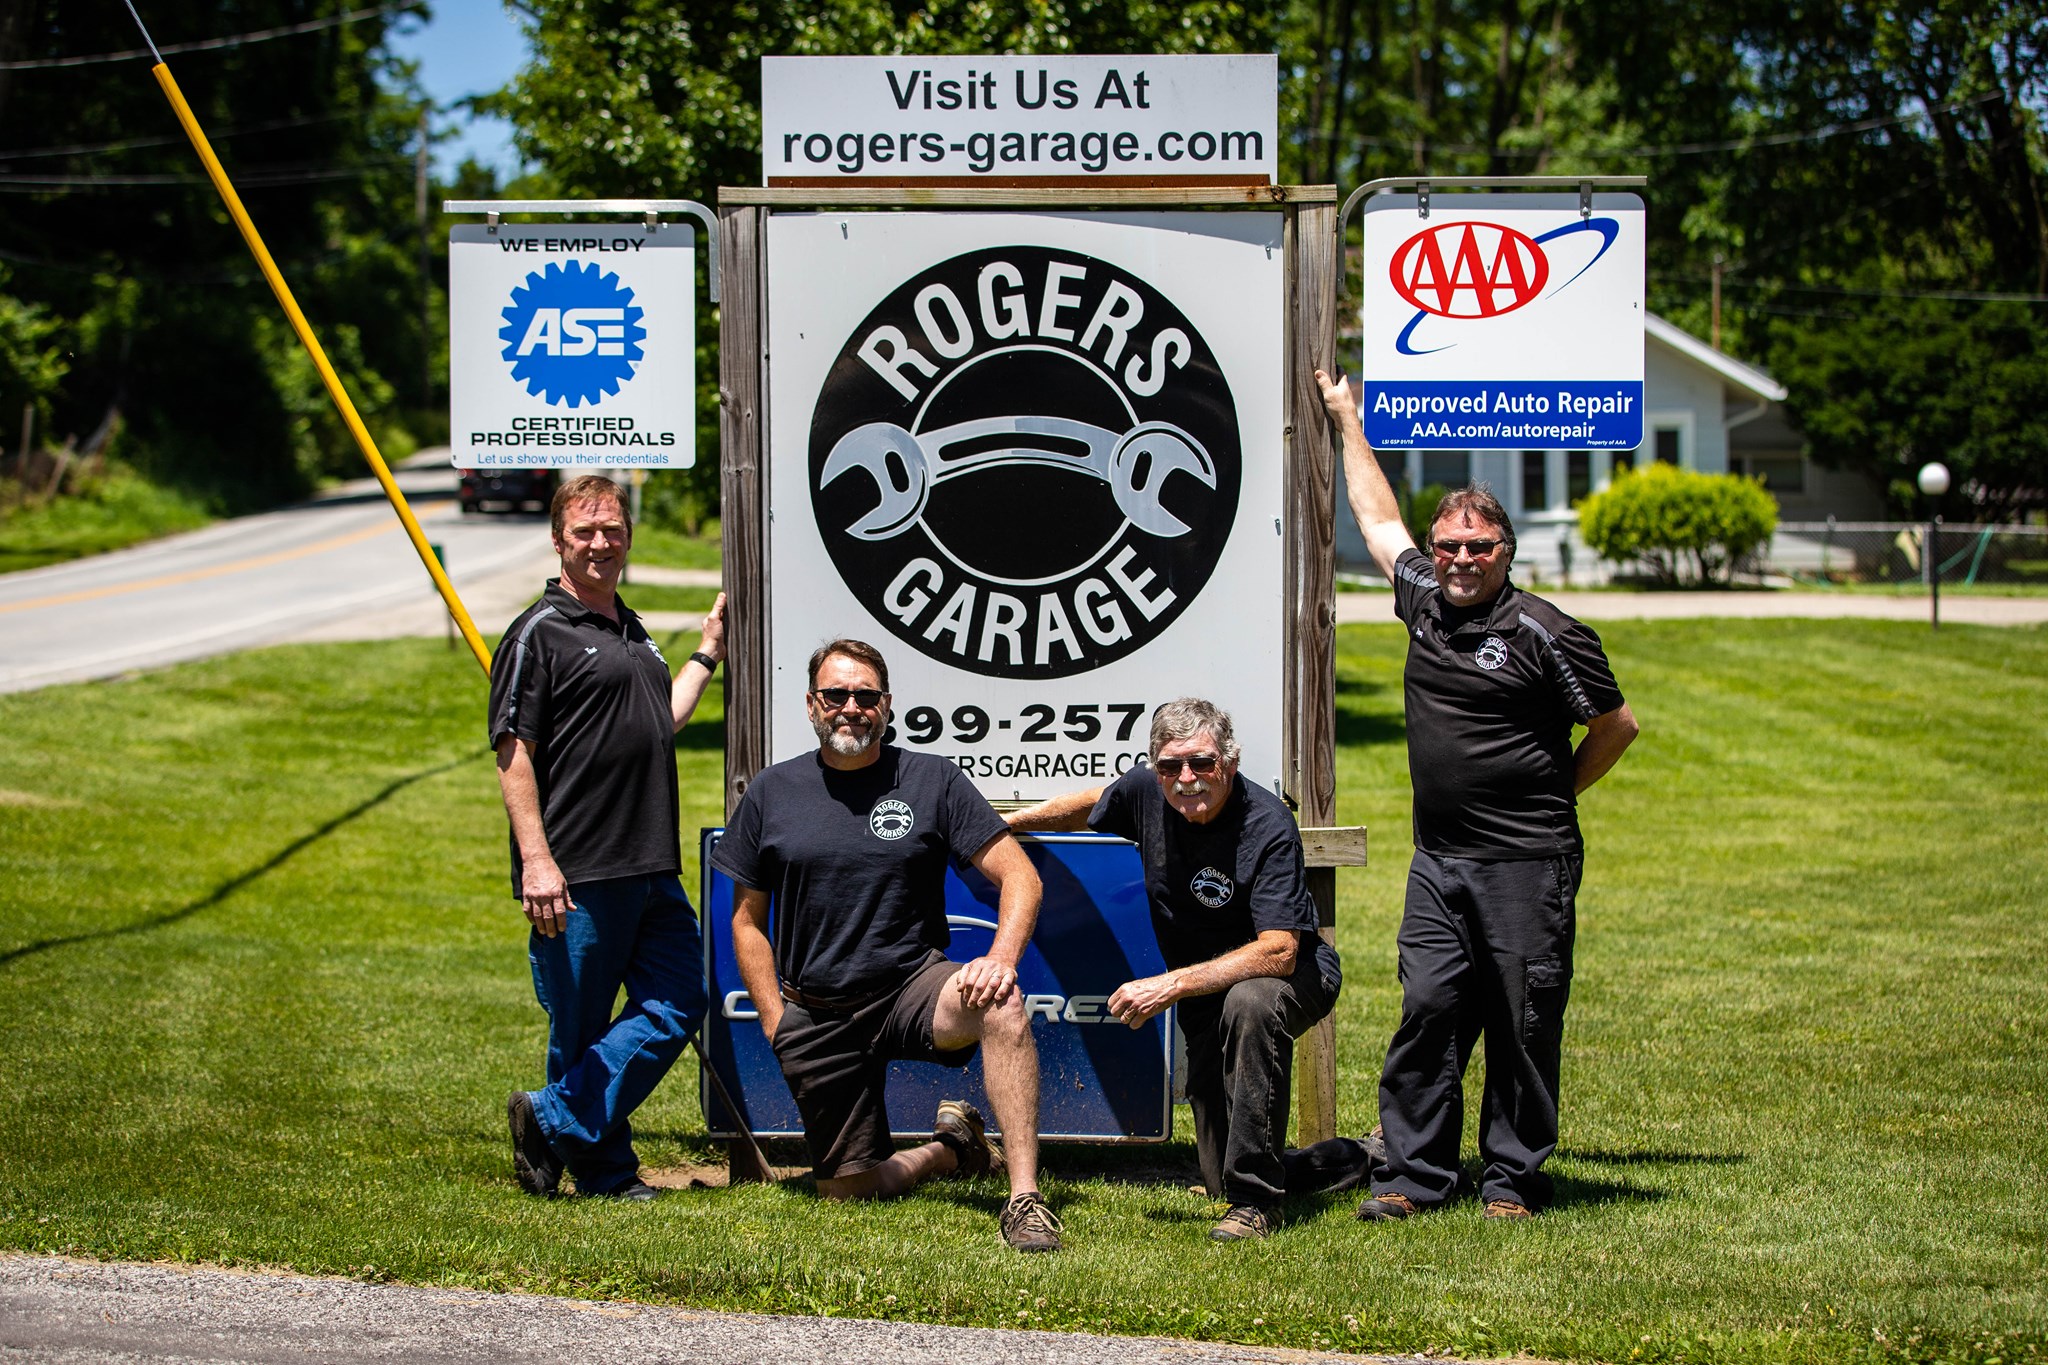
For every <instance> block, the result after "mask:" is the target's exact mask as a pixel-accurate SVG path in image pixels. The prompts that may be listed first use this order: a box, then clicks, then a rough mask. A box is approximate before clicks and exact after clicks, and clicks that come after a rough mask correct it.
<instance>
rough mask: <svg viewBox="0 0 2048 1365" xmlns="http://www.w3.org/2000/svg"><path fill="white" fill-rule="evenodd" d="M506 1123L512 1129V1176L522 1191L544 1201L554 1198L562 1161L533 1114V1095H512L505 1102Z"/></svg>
mask: <svg viewBox="0 0 2048 1365" xmlns="http://www.w3.org/2000/svg"><path fill="white" fill-rule="evenodd" d="M505 1120H506V1122H507V1123H508V1124H510V1125H511V1128H512V1176H513V1178H514V1179H515V1180H517V1181H518V1182H519V1188H520V1189H522V1190H525V1191H526V1192H527V1193H528V1194H531V1195H538V1196H539V1197H540V1198H542V1199H552V1198H554V1197H555V1193H556V1191H557V1190H559V1189H560V1187H561V1184H562V1158H561V1157H559V1156H556V1155H555V1149H554V1148H553V1147H552V1146H550V1145H549V1144H548V1138H547V1134H545V1133H543V1132H541V1130H540V1119H539V1117H537V1116H536V1115H535V1114H534V1112H533V1096H531V1095H529V1094H527V1093H526V1092H525V1091H524V1090H515V1091H513V1092H512V1098H511V1099H509V1100H507V1101H505Z"/></svg>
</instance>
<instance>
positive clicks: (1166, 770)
mask: <svg viewBox="0 0 2048 1365" xmlns="http://www.w3.org/2000/svg"><path fill="white" fill-rule="evenodd" d="M1152 766H1153V767H1154V768H1155V769H1157V770H1158V773H1159V775H1160V776H1161V777H1164V778H1167V779H1168V780H1171V779H1173V778H1176V777H1179V776H1180V770H1181V768H1182V767H1183V766H1185V767H1186V768H1187V770H1188V771H1189V772H1191V773H1194V774H1195V775H1196V776H1198V777H1207V776H1208V775H1209V774H1210V773H1213V772H1215V771H1216V755H1214V754H1196V755H1195V756H1194V757H1193V758H1155V759H1153V760H1152Z"/></svg>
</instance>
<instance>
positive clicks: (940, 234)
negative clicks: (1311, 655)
mask: <svg viewBox="0 0 2048 1365" xmlns="http://www.w3.org/2000/svg"><path fill="white" fill-rule="evenodd" d="M1280 232H1281V219H1280V218H1279V216H1278V215H1267V214H1258V215H1231V216H1230V217H1229V218H1227V219H1225V218H1223V217H1221V216H1219V215H1209V214H1180V215H1172V214H1122V215H1111V214H1088V215H1084V214H1071V215H1051V214H1037V215H983V214H887V215H884V214H868V215H826V214H778V215H776V216H775V217H773V218H772V219H771V220H770V223H769V230H768V237H769V262H770V288H769V300H770V303H769V332H770V339H769V343H768V350H769V356H770V357H771V359H770V370H769V386H770V390H771V400H770V401H771V414H770V415H771V421H770V428H769V430H770V455H769V459H770V465H771V470H770V506H771V508H772V513H771V522H770V526H769V539H770V569H771V581H772V584H773V589H774V602H773V604H772V609H771V613H770V614H771V621H772V625H771V629H772V635H773V644H772V648H771V657H772V661H773V663H774V666H775V680H774V683H773V685H772V688H771V703H770V728H771V735H770V749H771V756H772V757H773V758H777V759H780V758H786V757H790V756H793V755H795V754H798V753H802V752H805V751H806V750H809V749H811V748H813V747H815V745H816V738H815V736H813V735H812V733H811V732H810V730H809V728H808V726H807V725H805V724H804V721H803V704H802V694H803V691H804V688H805V687H806V685H807V681H808V680H807V679H805V678H804V677H803V662H804V660H805V658H806V657H807V656H808V655H809V654H810V652H811V650H812V649H813V648H815V647H816V646H817V645H818V644H819V643H821V642H823V641H824V640H827V639H830V638H832V637H834V636H838V635H854V636H857V637H859V638H863V639H866V640H868V641H869V642H870V643H873V644H874V645H876V646H877V647H878V648H880V649H881V650H882V651H883V653H884V654H885V655H886V656H887V657H888V659H889V664H890V674H891V677H890V682H891V686H892V690H893V691H894V694H895V714H894V721H895V728H896V735H895V741H896V742H897V743H899V744H904V745H906V746H908V747H912V748H924V749H926V750H928V751H931V752H937V753H940V754H943V755H944V756H946V757H948V758H950V759H952V760H953V761H955V762H957V763H959V764H960V766H961V767H962V768H963V769H965V770H966V771H967V772H968V773H969V774H970V775H971V776H972V777H973V778H974V779H975V781H976V783H977V785H978V786H979V787H980V788H981V789H982V790H983V792H985V793H986V794H987V795H989V796H990V797H992V798H997V799H1030V798H1036V797H1041V796H1044V795H1048V794H1050V793H1053V792H1057V791H1063V790H1068V789H1071V788H1073V787H1077V786H1089V785H1099V784H1100V783H1102V782H1105V781H1108V780H1111V779H1113V778H1114V777H1115V776H1116V775H1117V774H1118V773H1119V772H1121V771H1123V769H1124V768H1126V767H1128V766H1129V764H1130V763H1131V762H1132V761H1133V760H1134V758H1135V757H1136V756H1138V755H1141V754H1142V753H1143V752H1144V749H1145V743H1146V737H1147V727H1148V724H1149V718H1150V714H1151V711H1152V708H1153V707H1155V706H1157V705H1159V704H1160V703H1161V702H1163V701H1168V700H1171V699H1172V698H1174V697H1178V696H1183V695H1188V694H1199V695H1204V696H1208V697H1210V698H1212V699H1214V700H1216V701H1217V702H1219V703H1220V704H1222V705H1224V706H1225V707H1227V708H1229V709H1230V710H1231V711H1233V712H1234V713H1235V715H1236V718H1237V721H1238V725H1239V729H1240V733H1241V736H1242V743H1243V744H1244V747H1245V751H1246V765H1245V767H1246V773H1247V776H1248V777H1250V778H1251V780H1254V781H1262V782H1268V783H1270V782H1271V781H1273V780H1275V778H1276V776H1277V774H1278V772H1279V764H1280V741H1281V724H1280V716H1279V707H1278V699H1279V695H1280V689H1281V679H1282V659H1281V645H1282V634H1281V628H1282V622H1281V614H1280V612H1278V611H1277V610H1276V609H1275V603H1276V601H1277V598H1278V593H1279V588H1280V584H1281V582H1282V567H1281V566H1282V558H1281V548H1282V546H1281V537H1280V534H1279V517H1280V509H1281V477H1282V475H1281V465H1282V459H1281V456H1282V452H1281V426H1282V419H1281V392H1280V389H1281V373H1282V369H1281V364H1282V340H1281V337H1282V332H1281V328H1282V321H1283V309H1282V291H1281V273H1280V250H1279V248H1280Z"/></svg>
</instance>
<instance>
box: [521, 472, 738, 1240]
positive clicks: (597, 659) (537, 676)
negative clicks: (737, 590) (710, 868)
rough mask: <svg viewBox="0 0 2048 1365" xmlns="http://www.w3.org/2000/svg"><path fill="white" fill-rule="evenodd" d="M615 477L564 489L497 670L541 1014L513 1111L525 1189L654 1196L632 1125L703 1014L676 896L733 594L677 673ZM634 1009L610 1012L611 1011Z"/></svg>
mask: <svg viewBox="0 0 2048 1365" xmlns="http://www.w3.org/2000/svg"><path fill="white" fill-rule="evenodd" d="M626 506H627V504H626V497H625V494H624V492H623V491H622V490H621V489H620V488H619V486H618V485H617V484H615V483H613V482H612V481H611V480H610V479H606V478H600V477H597V476H595V475H591V476H586V477H583V478H577V479H571V480H569V481H568V482H567V483H564V484H563V485H562V486H561V487H560V488H559V489H557V490H556V491H555V497H554V502H553V505H552V506H551V508H550V509H549V525H550V528H551V531H552V533H553V536H554V544H555V553H556V554H558V555H560V556H561V561H562V573H561V577H559V578H551V579H549V580H548V584H547V589H546V591H545V592H543V593H542V594H541V598H540V600H539V601H538V602H535V603H534V604H533V605H532V606H530V607H528V608H527V609H526V610H525V611H523V612H521V613H520V614H519V617H518V618H517V619H516V620H514V621H513V622H512V624H511V626H510V627H509V628H508V629H507V630H506V631H505V635H504V639H503V640H502V641H501V642H500V644H499V646H498V653H497V656H496V657H495V658H494V659H493V660H492V661H491V708H490V727H491V744H492V747H494V748H495V749H496V750H497V751H498V785H499V788H500V791H501V792H502V794H503V795H504V798H505V813H506V815H507V816H509V817H510V820H511V824H512V894H513V895H514V896H516V897H518V898H519V901H520V904H521V906H522V907H523V908H524V909H525V911H526V918H527V920H528V921H529V922H530V923H531V924H532V926H533V930H532V933H531V935H530V936H529V940H528V948H527V956H528V958H529V959H530V960H531V962H532V964H533V989H534V994H535V995H536V996H538V997H539V999H540V1003H541V1006H542V1008H544V1009H545V1010H547V1012H548V1059H547V1078H548V1083H547V1085H545V1086H544V1087H542V1088H541V1089H539V1090H535V1091H524V1090H522V1091H517V1092H514V1094H513V1095H512V1097H511V1099H510V1100H509V1101H508V1102H507V1106H506V1108H507V1114H508V1118H509V1122H510V1124H511V1129H512V1172H513V1175H514V1176H515V1177H517V1179H518V1181H519V1184H520V1186H521V1187H522V1188H523V1189H525V1190H526V1192H527V1193H529V1194H535V1195H541V1196H550V1195H553V1194H555V1193H556V1192H557V1189H558V1187H559V1185H560V1183H561V1178H562V1171H563V1169H564V1168H565V1167H566V1168H567V1169H568V1170H569V1171H570V1172H571V1173H572V1174H574V1175H575V1177H576V1192H577V1193H578V1194H583V1195H605V1196H609V1197H611V1198H616V1199H632V1200H646V1199H652V1198H654V1197H655V1191H654V1189H653V1187H651V1186H649V1185H648V1184H646V1183H645V1182H644V1181H642V1180H641V1179H640V1159H639V1157H637V1156H636V1155H635V1154H634V1152H633V1129H632V1125H631V1123H630V1122H629V1116H630V1115H631V1114H632V1112H633V1111H634V1110H635V1109H636V1108H638V1107H639V1105H640V1102H641V1101H642V1100H644V1099H646V1098H647V1096H648V1095H649V1094H650V1093H651V1092H652V1091H653V1089H654V1087H655V1086H656V1085H657V1084H659V1083H660V1081H661V1078H662V1077H663V1076H664V1075H666V1074H667V1073H668V1069H669V1067H670V1066H672V1065H673V1064H674V1063H675V1060H676V1058H677V1057H679V1056H681V1055H682V1051H683V1048H684V1046H685V1045H686V1044H687V1043H688V1042H689V1039H690V1036H691V1035H692V1034H693V1033H695V1032H696V1030H697V1025H698V1023H699V1022H700V1021H701V1020H702V1019H703V1017H704V965H703V952H702V949H701V946H700V944H701V940H700V939H699V937H698V932H697V915H696V912H695V911H694V910H692V909H691V908H690V900H689V897H688V896H686V895H684V894H683V884H682V866H683V859H682V846H681V843H680V840H679V837H678V835H677V821H678V818H679V814H680V812H679V808H678V806H677V802H676V745H675V735H676V731H678V730H680V729H682V728H683V723H684V722H685V721H687V720H689V718H690V713H691V712H692V711H694V710H696V708H697V701H698V699H699V698H700V697H702V696H703V695H704V688H705V686H706V684H708V683H709V682H710V681H711V674H712V672H713V671H714V670H715V669H716V668H717V667H718V661H719V660H720V659H722V658H724V657H725V595H724V594H723V593H721V594H719V597H718V600H717V601H716V602H715V603H714V604H713V605H712V608H711V612H710V614H709V615H707V616H706V617H705V618H704V639H703V644H702V646H701V648H700V649H699V650H698V651H697V652H696V653H693V654H691V655H690V657H689V658H688V659H687V660H685V661H684V663H683V666H682V667H681V668H680V669H678V670H677V671H676V673H675V676H674V677H673V678H671V677H670V675H669V667H668V661H667V660H666V659H664V658H663V657H662V654H661V648H660V646H658V645H656V644H655V643H654V641H653V639H652V638H650V637H649V635H648V634H647V631H646V629H645V628H644V627H643V626H642V625H641V624H640V618H639V617H638V616H636V615H634V614H633V611H632V609H631V608H629V607H628V606H627V605H626V604H625V603H624V602H622V601H620V600H619V593H618V589H619V581H620V579H621V578H622V577H623V575H624V574H625V571H626V555H627V552H628V551H629V550H630V549H631V548H632V544H633V523H632V518H631V517H630V516H629V515H628V513H627V511H626ZM622 988H623V989H624V991H625V995H626V999H625V1004H624V1006H623V1007H622V1008H621V1009H620V1010H619V1013H618V1015H617V1017H616V1018H614V1017H613V1014H612V1006H613V1003H614V1002H615V1001H616V1000H617V999H618V997H619V992H620V990H621V989H622Z"/></svg>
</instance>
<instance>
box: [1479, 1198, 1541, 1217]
mask: <svg viewBox="0 0 2048 1365" xmlns="http://www.w3.org/2000/svg"><path fill="white" fill-rule="evenodd" d="M1486 1216H1487V1217H1488V1218H1534V1217H1535V1216H1536V1210H1534V1209H1532V1208H1530V1207H1529V1206H1528V1205H1527V1204H1523V1203H1520V1202H1518V1201H1516V1200H1513V1199H1489V1200H1487V1201H1486Z"/></svg>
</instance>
